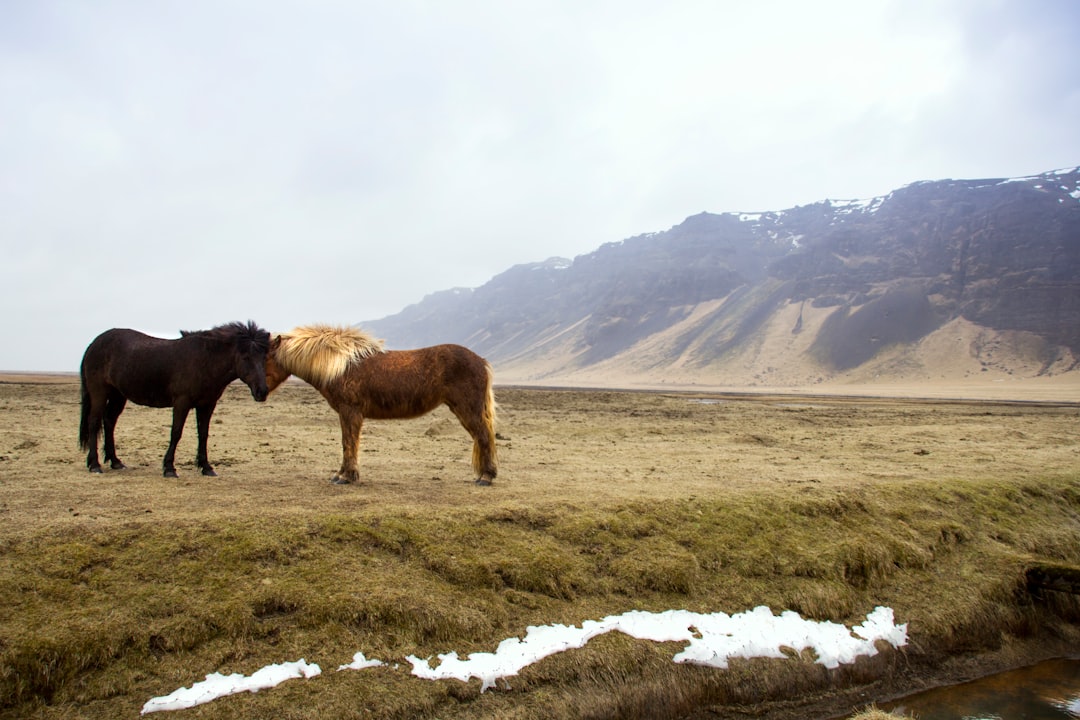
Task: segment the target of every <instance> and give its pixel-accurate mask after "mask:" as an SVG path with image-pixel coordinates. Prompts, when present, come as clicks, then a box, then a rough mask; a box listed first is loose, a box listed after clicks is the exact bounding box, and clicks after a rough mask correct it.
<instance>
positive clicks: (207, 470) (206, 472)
mask: <svg viewBox="0 0 1080 720" xmlns="http://www.w3.org/2000/svg"><path fill="white" fill-rule="evenodd" d="M202 474H203V475H205V476H206V477H217V476H218V475H217V473H216V472H214V468H209V467H208V468H203V471H202Z"/></svg>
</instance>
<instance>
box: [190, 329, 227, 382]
mask: <svg viewBox="0 0 1080 720" xmlns="http://www.w3.org/2000/svg"><path fill="white" fill-rule="evenodd" d="M181 339H182V340H185V339H188V340H191V345H192V346H193V347H194V348H196V349H197V350H198V353H197V354H198V356H199V360H198V362H200V363H201V364H202V366H203V373H204V374H205V375H206V376H207V377H210V378H213V379H214V380H217V381H218V382H220V383H221V385H222V387H224V386H225V385H228V384H229V383H231V382H232V381H233V380H239V379H240V375H239V373H237V371H236V367H237V362H236V355H237V352H238V350H237V349H236V345H235V344H229V343H222V342H220V341H215V340H207V339H205V338H198V337H191V338H181Z"/></svg>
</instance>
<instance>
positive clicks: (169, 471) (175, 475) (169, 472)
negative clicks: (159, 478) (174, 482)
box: [164, 470, 180, 478]
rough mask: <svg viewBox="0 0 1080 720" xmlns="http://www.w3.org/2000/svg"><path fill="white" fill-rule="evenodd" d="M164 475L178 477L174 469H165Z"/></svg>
mask: <svg viewBox="0 0 1080 720" xmlns="http://www.w3.org/2000/svg"><path fill="white" fill-rule="evenodd" d="M164 477H167V478H178V477H180V476H179V475H177V474H176V471H175V470H166V471H165V475H164Z"/></svg>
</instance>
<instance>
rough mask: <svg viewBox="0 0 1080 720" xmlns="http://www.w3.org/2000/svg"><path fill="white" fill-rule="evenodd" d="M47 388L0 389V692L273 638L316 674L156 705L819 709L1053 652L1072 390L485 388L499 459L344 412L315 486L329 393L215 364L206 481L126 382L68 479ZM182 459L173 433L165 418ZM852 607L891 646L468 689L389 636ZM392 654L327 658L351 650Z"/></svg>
mask: <svg viewBox="0 0 1080 720" xmlns="http://www.w3.org/2000/svg"><path fill="white" fill-rule="evenodd" d="M77 390H78V389H77V385H74V384H72V383H70V382H68V383H54V384H36V383H25V382H23V383H8V384H0V597H3V598H5V601H4V603H3V604H0V718H9V717H10V718H14V717H36V718H43V719H45V718H48V719H50V720H51V719H53V718H117V717H134V716H136V715H137V714H138V712H139V709H140V708H141V707H142V705H143V703H144V702H146V700H148V699H149V698H151V697H154V696H159V695H165V694H168V693H170V692H172V691H173V690H175V689H177V688H179V687H182V686H189V685H191V684H192V683H193V682H197V681H199V680H202V679H203V678H204V676H205V675H206V674H208V673H211V672H221V673H225V674H228V673H232V672H240V673H244V674H250V673H252V672H253V671H255V670H257V669H259V668H261V667H263V666H264V665H267V664H270V663H277V662H284V661H292V660H297V659H299V658H301V657H303V658H306V659H307V660H308V661H309V662H316V663H319V664H320V665H321V666H322V668H323V671H324V673H323V675H321V676H320V677H318V678H315V679H312V680H306V681H291V682H286V683H284V684H282V685H281V686H279V687H278V688H275V689H273V690H268V691H264V692H260V693H258V694H247V693H244V694H243V695H239V696H233V697H229V698H224V699H221V700H217V701H215V702H213V703H210V704H207V705H203V706H200V707H198V708H195V709H192V710H187V711H181V712H180V713H179V715H177V717H200V718H232V717H278V718H315V717H337V718H352V717H355V718H360V717H365V718H372V717H374V718H398V717H400V718H411V717H430V718H471V717H492V718H495V717H498V718H503V717H506V718H539V717H544V718H560V717H563V718H580V717H595V718H614V717H618V718H625V717H680V716H696V717H733V718H734V717H748V716H751V715H752V716H762V715H763V714H764V716H766V717H774V718H784V717H829V716H830V715H835V714H842V713H843V712H845V711H847V710H853V709H858V708H861V707H864V706H866V705H868V704H869V703H870V702H872V701H873V700H883V699H885V698H886V697H888V696H890V695H892V694H895V693H898V692H901V691H903V690H906V689H912V688H919V687H923V686H926V685H927V684H932V683H935V682H938V681H941V680H948V679H955V678H956V677H958V676H960V675H962V674H964V673H971V672H976V671H978V669H980V668H989V667H994V666H1006V665H1010V664H1015V663H1018V662H1021V661H1024V660H1028V659H1033V658H1036V657H1040V656H1047V655H1054V654H1057V653H1060V652H1062V651H1063V649H1064V648H1068V647H1072V648H1075V647H1078V646H1080V645H1078V642H1080V632H1078V625H1077V623H1078V622H1080V604H1078V603H1077V602H1076V600H1075V599H1074V598H1072V597H1071V596H1065V595H1060V594H1055V593H1046V594H1044V595H1043V596H1041V597H1033V596H1032V595H1031V594H1030V593H1029V592H1028V591H1027V589H1026V586H1025V581H1024V570H1025V568H1027V567H1029V566H1031V565H1032V564H1035V563H1058V564H1065V565H1072V566H1076V565H1080V451H1078V449H1077V446H1076V444H1075V433H1076V427H1077V419H1078V415H1080V410H1078V408H1077V407H1076V406H1071V405H1065V406H1050V405H1023V404H991V403H945V402H903V401H884V400H882V401H871V400H862V401H845V400H840V399H835V398H834V399H822V398H779V397H758V398H724V399H720V400H721V401H720V402H717V400H718V398H704V397H691V396H686V395H659V394H646V393H616V392H559V391H549V390H518V389H502V390H501V391H500V392H499V400H500V406H501V418H502V419H501V422H500V429H499V431H500V434H501V436H502V439H501V440H500V447H499V450H500V455H501V461H502V462H501V472H500V476H499V478H498V479H497V481H496V484H495V486H493V487H491V488H478V487H475V486H473V485H472V484H471V482H469V481H470V480H471V473H470V470H469V464H468V460H469V441H468V438H467V437H466V435H465V433H464V431H462V430H461V429H460V427H459V426H457V425H456V421H454V420H453V419H452V417H451V416H450V415H449V414H448V413H446V412H444V411H440V412H437V413H435V414H433V415H430V416H427V417H425V418H422V419H420V420H415V421H399V422H380V423H369V424H368V426H367V427H365V437H364V442H363V445H362V449H363V451H362V455H361V474H362V476H363V477H364V483H363V484H361V485H358V486H349V487H338V486H332V485H330V484H329V483H328V482H327V479H328V478H329V476H330V474H331V472H332V471H333V470H334V469H336V467H337V464H338V461H339V460H340V456H339V453H340V446H339V444H338V426H337V421H336V417H335V416H334V415H333V413H332V411H331V410H330V409H329V408H328V407H327V406H326V405H325V403H324V402H323V401H322V399H321V398H320V397H319V396H318V395H317V394H316V393H315V392H314V391H313V390H311V389H310V388H308V387H307V386H305V385H301V384H288V385H286V386H285V387H283V388H282V389H281V390H280V391H279V392H278V393H276V394H275V395H274V396H273V397H272V398H271V401H270V402H269V403H267V405H257V404H255V403H253V402H252V401H251V399H250V395H249V394H248V393H247V391H246V389H245V388H242V387H233V388H230V389H229V391H228V392H227V394H226V397H225V398H224V399H223V401H222V403H221V405H219V408H218V412H217V414H216V415H215V421H214V423H213V425H212V430H211V443H210V459H211V462H213V463H215V465H216V466H217V469H218V472H219V473H220V475H221V477H220V478H216V479H211V478H203V477H201V476H199V475H198V474H197V471H196V469H195V468H194V465H193V463H190V462H189V463H188V464H186V465H185V464H179V463H178V468H179V470H180V473H181V478H180V479H179V480H166V479H163V478H162V477H161V471H160V460H161V456H162V455H163V454H164V450H165V444H166V442H167V434H168V429H167V426H168V424H169V413H168V411H167V410H153V409H148V408H140V407H135V406H129V408H128V410H126V411H125V413H124V415H123V416H122V417H121V419H120V424H119V429H118V440H117V443H118V450H119V454H120V456H121V458H123V459H124V461H125V462H126V463H127V464H128V465H129V469H128V470H125V471H119V472H106V474H104V475H102V476H91V475H90V474H89V473H87V472H86V470H85V467H84V465H83V457H82V455H81V454H80V452H79V451H78V449H77V447H76V435H77V423H78V392H77ZM188 432H189V436H188V437H185V439H184V441H183V442H182V444H181V446H180V453H179V457H180V458H188V460H189V461H190V460H191V459H193V457H194V426H193V423H192V426H191V427H190V428H189V431H188ZM757 605H768V606H770V607H772V608H773V609H774V610H775V611H779V610H782V609H792V610H796V611H798V612H800V613H802V614H803V615H804V616H807V617H810V618H814V619H829V620H833V621H836V622H842V623H845V624H848V625H851V624H855V623H858V622H860V621H861V620H863V619H864V617H865V615H866V613H867V612H869V611H870V610H872V609H873V608H874V607H875V606H876V605H888V606H890V607H892V608H894V610H895V612H896V616H897V620H898V621H899V622H907V623H909V632H910V638H911V643H910V645H909V646H908V647H907V648H906V649H905V650H903V651H902V652H885V653H882V654H880V655H878V656H876V657H875V658H872V659H866V660H863V661H860V662H859V663H857V664H856V665H855V666H851V667H842V668H840V669H839V670H836V671H826V670H825V669H824V668H822V667H821V666H820V665H817V664H815V663H813V662H812V658H811V657H806V656H798V655H795V654H794V653H793V654H792V657H790V658H788V659H787V660H783V661H776V660H769V661H767V660H755V661H749V662H746V661H742V662H733V663H732V666H731V668H730V669H729V670H717V669H709V668H701V667H693V666H686V665H676V664H674V663H673V662H672V661H671V657H672V655H674V654H675V653H676V652H677V651H678V650H680V649H681V647H680V646H679V645H677V644H672V643H667V644H657V643H650V642H643V641H638V640H634V639H631V638H628V637H626V636H622V635H616V634H611V635H605V636H602V637H600V638H597V639H595V640H593V641H592V642H591V643H590V644H589V645H587V646H586V647H585V648H583V649H581V650H574V651H570V652H566V653H563V654H560V655H556V656H552V657H550V658H547V659H545V660H544V661H541V662H540V663H537V664H536V665H533V666H531V667H529V668H527V669H525V670H524V671H523V672H522V673H521V675H520V676H518V677H516V678H510V679H509V680H508V681H507V682H502V681H501V682H500V683H499V686H498V688H497V689H496V690H494V691H488V692H485V693H483V694H481V693H480V691H479V690H480V688H479V683H478V682H477V681H473V682H472V683H469V684H466V683H461V682H458V681H455V680H447V681H438V682H430V681H424V680H419V679H417V678H414V677H412V676H411V675H410V674H409V673H408V672H407V670H408V667H409V665H408V663H406V662H405V660H404V658H405V656H406V655H410V654H414V655H417V656H420V657H426V656H431V655H436V654H438V653H443V652H448V651H451V650H455V651H457V652H458V653H459V654H460V655H462V656H464V655H465V654H467V653H470V652H477V651H493V650H494V649H495V647H496V646H497V644H498V643H499V641H501V640H502V639H504V638H507V637H513V636H519V637H520V636H523V635H524V632H525V628H526V627H528V626H529V625H546V624H551V623H566V624H580V623H581V622H582V621H584V620H589V619H600V618H602V617H604V616H606V615H609V614H617V613H622V612H624V611H626V610H630V609H642V610H654V611H661V610H666V609H670V608H686V609H690V610H695V611H701V612H713V611H724V612H728V613H734V612H740V611H743V610H746V609H749V608H752V607H754V606H757ZM358 650H359V651H363V652H364V653H365V654H366V655H367V657H369V658H370V657H377V658H380V659H383V660H387V661H389V662H390V665H388V666H386V667H383V668H377V669H369V670H364V671H359V672H340V673H339V672H334V670H335V669H336V668H337V666H338V665H341V664H344V663H347V662H349V661H350V660H351V659H352V655H353V653H354V652H356V651H358Z"/></svg>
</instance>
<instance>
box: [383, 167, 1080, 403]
mask: <svg viewBox="0 0 1080 720" xmlns="http://www.w3.org/2000/svg"><path fill="white" fill-rule="evenodd" d="M364 325H365V327H367V328H368V329H370V330H372V331H374V332H376V333H378V334H380V335H381V336H383V337H386V338H387V340H388V345H390V346H392V347H416V346H421V345H429V344H434V343H438V342H458V343H462V344H466V345H468V346H470V347H472V348H473V349H475V350H476V351H477V352H479V353H481V354H482V355H485V356H486V357H488V359H489V360H491V361H492V362H493V364H495V365H496V366H497V367H498V368H499V369H500V372H501V373H509V375H510V376H512V377H514V378H515V379H520V380H529V379H534V380H537V379H544V380H548V381H551V380H555V379H558V378H560V377H566V378H574V377H576V378H579V379H582V380H585V379H588V378H590V377H592V378H596V379H600V378H601V377H602V375H603V374H604V373H618V374H619V375H620V376H622V377H630V378H637V379H641V380H651V381H654V382H656V381H664V380H667V379H671V380H672V381H679V382H716V381H718V380H720V379H728V380H731V381H732V382H734V383H735V384H759V383H761V384H785V383H806V382H816V381H820V380H822V379H828V378H832V377H835V376H837V375H838V374H842V373H849V374H850V373H853V372H858V371H859V370H860V369H864V370H867V371H869V369H871V368H872V369H874V370H875V371H879V370H881V369H882V367H883V366H884V365H883V364H887V362H892V363H894V364H896V363H899V364H900V365H901V366H903V365H905V364H906V365H907V366H910V367H909V369H911V370H912V371H913V372H916V371H917V372H926V373H932V372H934V370H933V368H927V367H925V365H926V362H927V361H926V359H925V358H923V359H919V357H920V356H918V355H917V354H912V353H913V351H914V350H915V349H916V348H919V347H921V346H924V347H923V349H924V350H925V349H926V348H929V347H938V346H941V344H942V340H941V337H940V336H941V335H942V333H945V334H948V335H949V337H950V338H953V337H954V336H955V338H959V339H957V340H956V344H957V345H956V348H955V352H956V353H957V354H961V355H966V356H967V357H969V359H971V361H972V362H971V363H968V370H966V371H965V372H970V371H971V368H975V369H979V368H980V367H981V369H983V370H985V369H986V368H987V367H990V366H992V365H993V361H992V360H993V359H992V357H991V354H990V353H991V350H990V349H988V348H996V349H997V351H998V353H999V357H1000V354H1001V353H1002V352H1003V349H1002V348H1003V345H1002V343H1004V345H1005V346H1009V347H1012V348H1013V350H1015V351H1016V352H1019V355H1016V353H1015V352H1014V353H1013V355H1012V356H1013V357H1020V358H1021V359H1020V360H1013V361H1012V364H1014V365H1015V364H1017V363H1019V364H1020V365H1023V367H1022V368H1021V367H1017V368H1011V367H1010V368H1005V371H1021V372H1025V373H1029V374H1030V373H1034V374H1038V373H1044V374H1045V373H1055V372H1064V371H1069V370H1075V369H1077V363H1076V358H1078V357H1080V168H1077V169H1071V170H1065V171H1055V172H1048V173H1045V174H1042V175H1038V176H1034V177H1028V178H1013V179H994V180H966V181H953V180H944V181H937V182H921V183H915V184H913V185H909V186H906V187H904V188H901V189H899V190H896V191H894V192H892V193H890V194H889V195H887V196H884V197H879V198H873V199H871V200H865V201H830V200H825V201H822V202H820V203H815V204H813V205H808V206H803V207H796V208H792V209H789V210H782V211H775V212H765V213H752V214H751V213H724V214H709V213H703V214H701V215H695V216H693V217H690V218H687V219H686V220H685V221H684V222H682V223H681V224H679V225H677V226H675V227H673V228H671V229H670V230H668V231H666V232H659V233H651V234H647V235H640V236H636V237H632V238H629V239H627V240H624V241H622V242H619V243H609V244H607V245H604V246H602V247H600V248H599V249H598V250H596V251H595V252H592V253H589V254H587V255H582V256H579V257H577V258H575V259H574V260H573V261H569V260H564V259H560V258H553V259H551V260H548V261H546V262H542V263H535V264H530V265H519V266H516V267H513V268H510V269H509V270H507V271H506V272H504V273H502V274H500V275H498V276H496V277H495V278H492V280H491V281H490V282H488V283H487V284H485V285H484V286H482V287H480V288H476V289H475V290H449V291H444V292H440V293H436V294H435V295H431V296H429V297H427V298H425V299H424V300H423V301H422V302H420V303H418V304H416V305H413V306H410V307H408V308H406V309H405V310H404V311H402V312H401V313H399V314H398V315H394V316H391V317H388V318H384V319H382V320H378V321H371V322H367V323H364ZM976 338H977V339H976ZM924 355H925V353H924ZM946 355H947V353H946ZM905 358H906V359H905ZM920 365H922V366H923V367H915V366H920ZM723 384H731V383H730V382H727V383H723Z"/></svg>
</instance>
